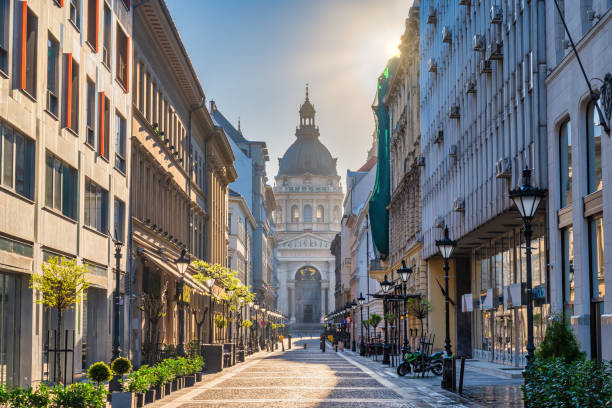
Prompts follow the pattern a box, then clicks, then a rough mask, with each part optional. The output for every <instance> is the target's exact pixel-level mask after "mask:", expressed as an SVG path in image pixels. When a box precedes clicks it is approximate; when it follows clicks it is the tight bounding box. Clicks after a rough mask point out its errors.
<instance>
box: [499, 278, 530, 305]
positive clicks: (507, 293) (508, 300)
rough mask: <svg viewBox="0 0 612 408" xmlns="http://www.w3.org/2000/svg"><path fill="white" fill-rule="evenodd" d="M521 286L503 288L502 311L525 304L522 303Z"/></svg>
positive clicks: (516, 284) (514, 285) (518, 284)
mask: <svg viewBox="0 0 612 408" xmlns="http://www.w3.org/2000/svg"><path fill="white" fill-rule="evenodd" d="M523 299H524V296H523V288H522V284H520V283H515V284H512V285H509V286H504V309H512V308H515V307H520V306H522V305H524V304H525V302H524V301H523Z"/></svg>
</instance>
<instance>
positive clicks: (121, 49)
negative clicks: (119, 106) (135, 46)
mask: <svg viewBox="0 0 612 408" xmlns="http://www.w3.org/2000/svg"><path fill="white" fill-rule="evenodd" d="M124 41H125V43H124V44H123V42H124ZM115 51H116V58H115V80H116V81H117V82H118V83H119V84H120V85H121V86H122V87H123V89H124V90H125V92H126V93H128V92H129V89H130V88H129V86H130V80H129V77H130V37H128V35H127V34H126V33H125V31H124V30H123V28H122V27H121V25H120V24H119V21H117V29H116V34H115ZM124 60H125V63H124V68H123V65H121V64H122V63H123V61H124Z"/></svg>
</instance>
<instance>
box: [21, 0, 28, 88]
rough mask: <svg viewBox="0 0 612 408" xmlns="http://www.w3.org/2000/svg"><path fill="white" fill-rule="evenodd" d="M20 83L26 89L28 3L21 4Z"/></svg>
mask: <svg viewBox="0 0 612 408" xmlns="http://www.w3.org/2000/svg"><path fill="white" fill-rule="evenodd" d="M20 11H21V67H20V74H21V83H20V84H19V85H20V88H21V89H26V56H27V50H28V2H27V1H22V2H21V10H20Z"/></svg>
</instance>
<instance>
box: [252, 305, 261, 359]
mask: <svg viewBox="0 0 612 408" xmlns="http://www.w3.org/2000/svg"><path fill="white" fill-rule="evenodd" d="M253 309H255V350H256V351H259V343H260V342H259V329H258V327H257V326H259V305H258V304H257V303H255V305H254V306H253Z"/></svg>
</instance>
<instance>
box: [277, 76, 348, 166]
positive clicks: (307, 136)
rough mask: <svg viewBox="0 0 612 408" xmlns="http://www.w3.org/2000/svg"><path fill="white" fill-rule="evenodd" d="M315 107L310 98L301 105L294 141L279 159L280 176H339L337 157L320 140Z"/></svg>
mask: <svg viewBox="0 0 612 408" xmlns="http://www.w3.org/2000/svg"><path fill="white" fill-rule="evenodd" d="M314 117H315V109H314V106H313V105H312V104H311V103H310V100H309V99H308V88H306V100H305V101H304V103H303V104H302V106H301V107H300V126H299V128H297V129H296V131H295V136H296V137H297V140H296V141H295V142H293V144H292V145H291V146H289V149H287V151H286V152H285V154H284V155H283V157H282V158H280V159H279V163H278V165H279V170H278V176H300V175H304V174H312V175H314V176H337V175H338V173H337V171H336V159H335V158H333V157H332V155H331V153H330V152H329V150H328V149H327V147H325V145H323V143H321V141H320V140H319V129H318V128H317V127H316V125H315V120H314Z"/></svg>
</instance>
